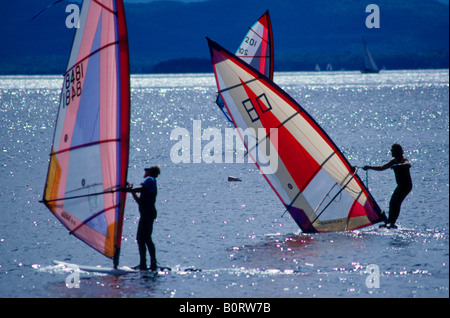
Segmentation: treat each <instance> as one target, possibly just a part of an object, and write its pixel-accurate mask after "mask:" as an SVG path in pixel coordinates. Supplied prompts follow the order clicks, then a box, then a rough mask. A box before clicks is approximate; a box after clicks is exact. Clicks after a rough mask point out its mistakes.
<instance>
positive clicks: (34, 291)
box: [0, 70, 449, 297]
mask: <svg viewBox="0 0 450 318" xmlns="http://www.w3.org/2000/svg"><path fill="white" fill-rule="evenodd" d="M448 76H449V73H448V70H429V71H385V72H382V73H381V74H376V75H371V74H365V75H362V74H359V73H356V72H331V73H277V74H276V75H275V82H277V83H278V84H279V85H280V86H281V87H282V88H283V89H285V90H286V91H287V92H288V93H289V94H290V95H291V96H292V97H293V98H294V99H296V100H297V101H299V103H300V104H301V105H302V106H303V107H304V108H305V109H306V110H307V111H308V112H309V113H310V114H311V115H312V116H313V117H314V118H315V119H316V120H317V122H318V123H319V124H320V125H322V127H323V128H324V130H325V131H326V132H327V133H328V134H329V135H330V136H331V138H332V139H333V140H334V142H335V143H336V144H337V145H338V146H339V147H340V148H341V149H342V151H343V152H344V154H345V155H346V156H347V158H348V159H349V161H350V162H351V163H352V164H354V165H359V166H362V165H365V164H382V163H385V162H387V161H388V160H389V159H390V153H389V149H390V146H391V145H392V143H394V142H399V143H401V144H402V145H403V147H404V149H405V152H406V156H407V157H408V158H409V159H410V161H411V163H412V165H413V168H412V170H411V172H412V178H413V182H414V189H413V191H412V193H411V194H410V195H409V196H408V197H407V199H406V201H405V202H404V204H403V206H402V212H401V214H400V218H399V220H398V223H399V224H400V229H399V230H396V231H380V230H378V229H377V228H376V227H373V228H365V229H361V230H358V231H354V232H345V233H327V234H313V235H312V234H302V233H300V231H299V229H298V227H297V225H296V224H295V222H294V221H293V220H292V219H291V218H290V216H288V215H287V214H285V215H284V216H283V217H282V215H283V212H284V209H283V206H282V204H281V203H280V201H279V200H278V198H277V197H276V195H275V194H274V192H273V191H272V189H271V188H270V186H269V185H268V184H267V183H266V181H265V180H264V178H263V177H262V175H261V174H260V173H259V172H258V171H257V170H256V168H255V167H254V165H253V164H252V163H248V162H247V161H245V163H236V162H235V163H213V164H208V163H206V162H205V160H202V161H201V163H193V156H194V153H193V151H194V148H193V147H192V143H193V140H194V139H195V138H197V140H198V138H200V137H199V136H195V134H194V131H193V127H194V121H200V123H201V132H204V131H205V130H206V129H207V128H209V127H210V128H216V129H218V130H220V131H221V132H223V133H224V132H225V128H229V127H230V126H229V124H228V123H227V122H226V121H225V120H224V117H223V115H222V114H221V113H220V111H219V110H218V109H217V107H215V104H214V100H215V96H216V95H215V94H216V86H215V81H214V77H213V76H212V74H206V75H205V74H203V75H151V76H146V75H139V76H137V75H136V76H132V79H131V86H132V91H131V100H132V115H131V149H130V167H129V182H131V183H134V184H139V183H140V182H141V178H142V175H143V170H142V168H143V167H145V166H148V165H149V164H159V165H160V166H161V167H162V174H161V175H160V177H159V179H158V180H159V192H158V198H157V209H158V213H159V216H158V220H157V222H156V223H155V228H154V235H153V237H154V241H155V243H156V247H157V255H158V261H159V263H160V265H164V266H170V267H172V271H171V272H169V273H160V274H159V275H156V276H153V275H148V274H129V275H126V276H118V277H116V276H104V275H99V274H92V273H91V274H88V273H81V281H80V288H78V289H75V288H72V289H69V288H67V287H66V278H67V277H68V275H70V273H71V272H70V271H67V270H65V269H63V268H61V267H59V266H56V265H54V264H53V263H52V261H53V260H54V259H57V260H65V261H68V262H73V263H78V264H87V265H97V264H99V265H103V266H110V265H111V261H110V260H108V259H106V258H104V257H103V256H102V255H100V254H98V253H97V252H95V251H93V250H92V249H90V248H89V247H87V246H86V245H85V244H83V243H81V242H80V241H78V240H77V239H76V238H74V237H72V236H69V235H68V233H67V231H66V230H65V228H64V227H63V226H62V225H61V224H60V223H59V222H58V221H57V220H56V219H55V218H54V217H53V216H52V215H51V213H50V212H49V211H48V210H46V208H45V207H44V206H43V205H42V204H41V203H39V200H40V199H41V194H42V192H43V187H44V181H45V176H46V172H47V165H48V158H49V157H48V154H49V152H50V147H51V140H52V135H53V127H54V121H55V118H56V112H57V107H58V102H59V91H60V87H61V85H62V78H61V77H59V76H57V77H53V76H14V77H7V76H2V77H0V112H1V116H0V122H1V123H0V146H1V150H0V151H1V160H0V180H1V181H0V182H1V188H0V189H1V190H0V202H1V208H2V209H1V218H0V297H448V296H449V290H448V285H449V270H448V261H449V254H448V247H449V240H448V226H449V217H448V210H449V163H448V159H449V157H448V151H449V135H448V134H449V108H448V105H449V82H448ZM176 128H185V129H186V130H187V131H188V132H189V137H190V138H191V139H190V141H191V149H190V151H191V152H190V156H189V158H190V163H177V164H176V163H173V162H172V160H171V156H170V154H171V149H172V147H173V146H174V145H175V143H176V142H177V140H171V139H170V135H171V133H172V132H173V130H174V129H176ZM200 142H201V143H202V144H201V145H202V146H204V145H205V144H207V143H208V140H203V141H200ZM223 151H224V152H225V149H224V150H223ZM206 155H207V153H206ZM203 159H204V157H203ZM228 176H235V177H239V178H241V179H242V182H228V181H227V177H228ZM361 177H362V179H363V180H365V181H366V177H367V181H368V182H369V187H370V189H371V192H372V194H373V195H374V197H375V198H376V199H377V201H378V203H379V205H380V206H381V208H382V209H385V210H387V209H388V203H389V199H390V195H391V193H392V191H393V189H394V187H395V181H394V177H393V173H392V171H385V172H373V171H371V172H370V173H369V175H368V176H366V174H365V172H362V173H361ZM138 214H139V213H138V210H137V206H136V204H135V203H134V202H133V200H132V199H131V197H130V198H129V201H128V204H127V208H126V220H125V222H124V232H123V243H122V254H121V263H122V264H123V265H136V264H137V263H138V259H139V257H138V250H137V246H136V243H135V234H136V230H137V222H138ZM372 264H373V265H374V266H375V267H376V269H378V270H379V274H380V275H379V277H378V278H379V279H378V283H379V285H378V286H375V285H376V284H375V283H376V281H370V279H369V278H370V276H371V274H369V272H368V271H367V270H368V266H369V265H372ZM369 268H370V266H369ZM372 268H373V267H372ZM370 273H372V274H374V273H375V271H374V270H372V271H371V272H370ZM366 283H367V284H366ZM371 283H372V285H371ZM370 287H379V288H370Z"/></svg>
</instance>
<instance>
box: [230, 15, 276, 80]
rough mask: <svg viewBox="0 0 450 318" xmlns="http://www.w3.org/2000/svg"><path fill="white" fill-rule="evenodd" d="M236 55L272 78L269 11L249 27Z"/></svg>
mask: <svg viewBox="0 0 450 318" xmlns="http://www.w3.org/2000/svg"><path fill="white" fill-rule="evenodd" d="M236 56H238V57H240V58H241V59H242V60H243V61H245V62H246V63H247V64H249V65H251V66H253V67H254V68H255V69H257V70H258V71H259V72H260V73H261V74H264V75H265V76H267V77H268V78H270V79H271V80H273V69H274V67H273V61H274V58H273V32H272V23H271V21H270V15H269V11H266V12H265V13H264V14H263V15H262V16H261V17H260V18H259V19H258V21H256V22H255V24H253V25H252V26H251V27H250V28H249V30H248V32H247V34H246V35H245V37H244V39H243V40H242V43H241V45H240V46H239V48H238V49H237V51H236Z"/></svg>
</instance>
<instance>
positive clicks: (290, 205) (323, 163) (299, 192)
mask: <svg viewBox="0 0 450 318" xmlns="http://www.w3.org/2000/svg"><path fill="white" fill-rule="evenodd" d="M335 154H336V151H333V152H332V153H331V155H329V156H328V157H327V158H326V159H325V160H324V161H323V162H322V163H321V164H320V168H319V170H320V169H323V166H324V165H325V164H326V163H327V161H328V160H330V159H331V157H333V156H334V155H335ZM319 170H318V171H319ZM316 174H317V172H316V173H314V174H313V177H314V176H315V175H316ZM311 180H312V178H311ZM309 182H310V181H308V184H309ZM336 185H337V183H335V184H334V185H333V187H331V189H330V191H328V193H327V194H326V195H325V197H324V198H323V200H322V202H320V203H319V205H318V206H317V208H316V209H315V210H314V212H316V211H317V210H318V209H319V207H320V206H321V205H322V203H323V201H325V199H326V197H327V196H328V194H329V193H330V192H331V190H333V188H334V187H335V186H336ZM300 194H301V191H300V190H299V191H298V193H297V195H296V196H295V197H294V199H293V200H292V201H291V203H290V204H289V205H288V207H287V208H286V210H285V211H284V213H283V214H282V215H281V217H283V216H284V215H285V214H286V212H287V211H288V210H289V208H290V207H292V205H293V204H294V202H295V201H296V200H297V198H298V197H299V195H300Z"/></svg>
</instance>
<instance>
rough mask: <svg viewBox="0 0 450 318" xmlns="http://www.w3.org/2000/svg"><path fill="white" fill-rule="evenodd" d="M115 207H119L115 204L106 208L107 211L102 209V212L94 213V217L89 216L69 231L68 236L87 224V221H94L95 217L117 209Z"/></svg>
mask: <svg viewBox="0 0 450 318" xmlns="http://www.w3.org/2000/svg"><path fill="white" fill-rule="evenodd" d="M117 207H119V205H118V204H117V205H114V206H110V207H109V208H107V209H103V210H101V211H100V212H97V213H95V214H94V215H91V216H90V217H88V218H87V219H86V220H84V221H83V222H81V223H80V224H78V225H77V226H76V227H75V228H74V229H73V230H71V231H70V232H69V234H70V235H72V234H74V233H75V232H76V231H78V230H79V228H80V227H82V226H84V225H86V224H87V223H88V222H89V221H91V220H92V219H95V218H96V217H97V216H99V215H101V214H103V213H106V212H108V211H109V210H113V209H115V208H117Z"/></svg>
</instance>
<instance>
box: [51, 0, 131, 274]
mask: <svg viewBox="0 0 450 318" xmlns="http://www.w3.org/2000/svg"><path fill="white" fill-rule="evenodd" d="M129 76H130V74H129V54H128V40H127V31H126V22H125V12H124V7H123V2H122V0H85V1H83V5H82V9H81V13H80V28H78V29H77V30H76V33H75V36H74V40H73V44H72V49H71V52H70V56H69V60H68V63H67V68H66V72H65V74H64V81H63V87H62V91H61V100H60V105H59V109H58V114H57V120H56V124H55V133H54V137H53V146H52V151H51V153H50V163H49V169H48V173H47V180H46V185H45V190H44V199H43V203H44V204H46V206H47V207H48V208H49V209H50V211H51V212H52V213H53V214H54V215H55V216H56V217H57V218H58V219H59V220H60V221H61V223H62V224H63V225H64V226H65V227H66V228H67V229H68V230H69V232H70V233H71V234H73V235H75V236H76V237H77V238H79V239H80V240H81V241H83V242H85V243H86V244H88V245H89V246H91V247H92V248H94V249H95V250H97V251H99V252H100V253H102V254H104V255H105V256H107V257H110V258H113V259H114V265H115V266H117V263H118V257H119V251H120V245H121V233H122V226H123V215H124V209H125V199H126V193H125V192H123V191H120V190H121V189H123V188H125V186H126V179H127V170H128V156H129V130H130V128H129V118H130V83H129Z"/></svg>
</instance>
